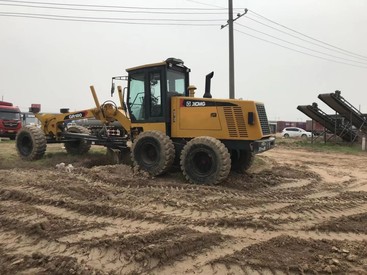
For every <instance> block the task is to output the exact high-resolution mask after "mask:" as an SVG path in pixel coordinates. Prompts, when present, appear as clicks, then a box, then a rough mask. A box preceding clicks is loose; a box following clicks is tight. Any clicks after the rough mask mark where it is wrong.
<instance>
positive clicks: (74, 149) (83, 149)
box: [64, 125, 91, 155]
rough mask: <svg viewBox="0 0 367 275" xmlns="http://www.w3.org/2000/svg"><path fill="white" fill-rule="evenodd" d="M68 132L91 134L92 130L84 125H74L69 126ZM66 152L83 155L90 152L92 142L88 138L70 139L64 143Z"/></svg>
mask: <svg viewBox="0 0 367 275" xmlns="http://www.w3.org/2000/svg"><path fill="white" fill-rule="evenodd" d="M68 132H70V133H79V134H88V135H90V131H89V130H88V129H87V128H85V127H83V126H78V125H76V126H72V127H69V128H68ZM64 146H65V149H66V152H68V153H69V154H72V155H83V154H86V153H88V151H89V149H90V147H91V143H90V141H86V140H82V139H81V140H75V141H68V142H65V143H64Z"/></svg>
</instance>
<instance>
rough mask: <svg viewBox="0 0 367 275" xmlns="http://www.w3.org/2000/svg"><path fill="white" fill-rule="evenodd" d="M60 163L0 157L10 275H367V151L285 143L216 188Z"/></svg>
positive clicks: (4, 260)
mask: <svg viewBox="0 0 367 275" xmlns="http://www.w3.org/2000/svg"><path fill="white" fill-rule="evenodd" d="M58 146H60V145H58ZM50 148H51V149H52V146H51V147H50ZM4 152H8V153H9V152H10V154H11V155H12V156H13V157H14V154H15V149H14V143H12V142H7V143H0V155H1V154H4ZM62 156H63V155H62V154H61V157H60V155H58V156H57V157H58V158H60V159H62ZM54 157H55V156H54V155H52V154H51V155H48V156H46V158H47V161H46V162H45V161H44V163H45V165H44V167H42V166H41V165H38V166H34V167H32V166H27V165H26V164H24V163H23V162H22V161H17V162H16V165H14V168H9V165H7V163H6V160H4V159H3V161H2V162H1V161H0V169H1V170H0V171H1V177H0V273H1V274H167V275H170V274H367V169H366V163H367V154H366V155H362V154H361V155H351V154H342V153H325V152H324V153H320V152H312V151H310V150H305V149H296V148H288V147H282V146H278V147H277V148H275V149H274V150H271V151H268V152H265V153H263V154H261V155H258V157H257V160H256V162H255V165H254V166H253V167H252V168H251V170H250V171H249V173H248V174H245V175H239V174H235V173H232V174H230V176H229V178H228V179H227V180H226V181H225V182H223V183H222V184H220V185H219V186H200V185H192V184H188V183H186V182H185V181H184V179H183V176H182V175H181V174H180V172H171V173H169V174H167V175H164V176H162V177H159V178H149V177H147V176H146V175H144V174H141V173H137V172H134V171H133V170H132V169H131V168H130V167H129V166H126V165H104V166H101V165H100V166H93V165H91V163H90V162H87V161H85V159H84V160H79V161H76V162H75V160H73V166H74V169H69V170H67V169H65V168H55V167H54V165H53V164H52V165H47V162H52V160H53V158H54ZM86 158H88V156H86ZM65 159H66V160H68V159H67V158H65ZM66 164H68V163H67V162H66ZM91 166H93V167H91Z"/></svg>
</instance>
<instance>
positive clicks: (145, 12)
mask: <svg viewBox="0 0 367 275" xmlns="http://www.w3.org/2000/svg"><path fill="white" fill-rule="evenodd" d="M0 1H1V0H0ZM0 6H10V7H26V8H37V9H53V10H71V11H88V12H114V13H138V14H168V15H171V14H182V15H185V14H189V15H214V14H227V13H226V12H192V11H190V12H182V11H181V12H175V11H157V10H154V11H149V10H147V11H145V10H141V9H139V10H131V9H127V10H126V7H125V10H121V9H117V10H116V9H105V8H104V9H95V8H94V9H91V8H73V7H65V6H63V7H60V6H40V5H32V4H31V5H30V4H23V3H21V4H13V3H0Z"/></svg>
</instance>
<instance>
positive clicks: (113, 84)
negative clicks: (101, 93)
mask: <svg viewBox="0 0 367 275" xmlns="http://www.w3.org/2000/svg"><path fill="white" fill-rule="evenodd" d="M114 93H115V83H114V82H113V79H112V85H111V97H112V96H113V94H114Z"/></svg>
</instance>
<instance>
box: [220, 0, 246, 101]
mask: <svg viewBox="0 0 367 275" xmlns="http://www.w3.org/2000/svg"><path fill="white" fill-rule="evenodd" d="M246 13H247V9H245V12H244V13H242V14H241V13H238V14H237V17H236V18H235V19H233V1H232V0H228V21H227V24H226V25H222V26H221V29H223V28H225V27H226V26H228V30H229V31H228V34H229V36H228V38H229V39H228V40H229V98H230V99H234V98H235V88H234V86H235V85H234V35H233V22H234V21H236V20H237V19H238V18H240V17H242V16H244V15H245V14H246Z"/></svg>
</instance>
